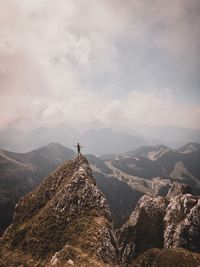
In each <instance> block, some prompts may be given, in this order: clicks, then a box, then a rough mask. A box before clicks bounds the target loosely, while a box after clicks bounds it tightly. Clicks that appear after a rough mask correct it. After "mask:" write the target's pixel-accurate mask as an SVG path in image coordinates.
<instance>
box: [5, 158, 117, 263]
mask: <svg viewBox="0 0 200 267" xmlns="http://www.w3.org/2000/svg"><path fill="white" fill-rule="evenodd" d="M116 254H117V245H116V238H115V234H114V231H113V228H112V222H111V214H110V210H109V207H108V205H107V203H106V200H105V198H104V196H103V194H102V193H101V192H100V191H99V190H98V189H97V187H96V183H95V180H94V178H93V175H92V171H91V169H90V167H89V164H88V162H87V160H86V158H84V157H80V158H77V159H76V160H74V161H68V162H66V163H65V164H64V165H62V166H61V167H59V168H58V169H57V170H56V171H55V172H54V173H52V174H51V175H50V176H49V177H48V178H47V179H46V180H45V181H44V182H43V183H42V184H41V185H40V186H39V187H38V188H37V189H35V190H34V191H32V192H31V193H29V194H28V195H27V196H25V197H24V198H22V199H21V200H20V201H19V203H18V204H17V206H16V210H15V216H14V221H13V223H12V224H11V226H10V227H9V228H8V229H7V231H6V232H5V234H4V236H3V238H2V240H1V241H0V265H1V266H6V267H8V266H14V265H13V262H16V261H17V262H18V265H16V266H20V265H22V266H23V264H24V263H27V262H28V261H29V265H28V266H36V263H37V264H40V266H57V265H58V266H59V264H68V265H69V264H70V262H73V263H74V265H75V266H106V265H107V264H109V266H112V265H113V264H114V265H116V263H117V255H116ZM30 262H32V263H30ZM99 264H100V265H99ZM68 265H66V266H68Z"/></svg>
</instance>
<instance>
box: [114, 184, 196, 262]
mask: <svg viewBox="0 0 200 267" xmlns="http://www.w3.org/2000/svg"><path fill="white" fill-rule="evenodd" d="M188 191H190V188H189V187H187V186H185V185H182V184H178V183H176V184H174V185H172V188H171V190H170V192H169V194H168V196H167V197H156V198H153V197H150V196H146V195H145V196H143V197H142V198H141V199H140V200H139V202H138V205H137V206H136V208H135V210H134V212H133V213H132V214H131V216H130V219H129V221H128V222H127V223H126V224H125V225H124V226H123V227H122V228H121V229H120V231H119V245H120V250H119V251H120V259H121V261H122V262H123V263H125V264H131V263H133V261H134V259H135V258H136V257H137V256H138V255H139V254H141V253H143V252H144V251H146V250H148V249H151V248H178V247H182V248H186V249H188V250H191V251H193V252H200V238H199V237H200V197H199V196H193V195H191V194H187V192H188ZM184 193H185V194H184ZM142 266H143V265H142ZM144 266H148V265H144ZM156 266H157V265H156Z"/></svg>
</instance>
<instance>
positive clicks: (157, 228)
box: [119, 195, 168, 263]
mask: <svg viewBox="0 0 200 267" xmlns="http://www.w3.org/2000/svg"><path fill="white" fill-rule="evenodd" d="M167 205H168V201H167V199H165V198H163V197H157V198H153V197H150V196H147V195H145V196H143V197H142V198H141V199H140V200H139V202H138V204H137V206H136V208H135V210H134V212H133V213H132V214H131V216H130V219H129V220H128V222H127V223H126V224H125V225H124V226H123V227H122V228H121V229H120V231H119V245H120V259H121V261H122V263H130V262H131V261H132V260H133V259H134V258H136V257H137V256H138V255H139V254H141V253H142V252H144V251H145V250H147V249H150V248H155V247H156V248H161V247H162V246H163V242H164V240H163V218H164V215H165V209H166V207H167Z"/></svg>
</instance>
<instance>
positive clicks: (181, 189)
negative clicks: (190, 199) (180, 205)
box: [167, 182, 192, 198]
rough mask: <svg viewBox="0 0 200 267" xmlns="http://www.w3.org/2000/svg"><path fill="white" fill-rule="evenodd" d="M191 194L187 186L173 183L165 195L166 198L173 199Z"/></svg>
mask: <svg viewBox="0 0 200 267" xmlns="http://www.w3.org/2000/svg"><path fill="white" fill-rule="evenodd" d="M191 193H192V189H191V187H190V186H189V185H187V184H182V183H177V182H175V183H173V184H172V186H171V188H170V190H169V192H168V194H167V197H168V198H174V197H176V196H178V195H180V194H191Z"/></svg>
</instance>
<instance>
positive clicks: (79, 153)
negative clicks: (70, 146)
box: [74, 143, 83, 157]
mask: <svg viewBox="0 0 200 267" xmlns="http://www.w3.org/2000/svg"><path fill="white" fill-rule="evenodd" d="M74 147H77V152H78V157H79V156H81V148H83V147H82V146H81V145H80V144H79V143H77V145H76V146H74Z"/></svg>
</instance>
